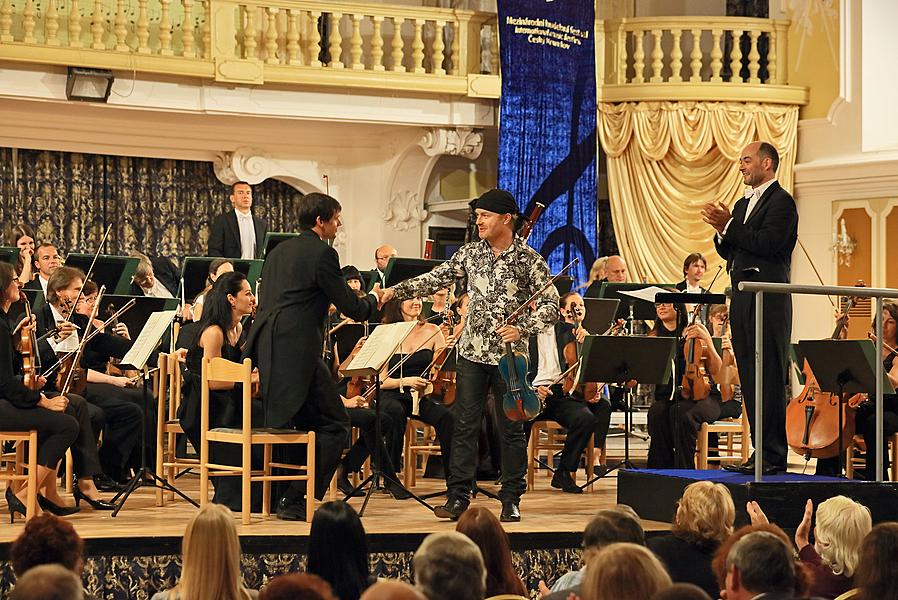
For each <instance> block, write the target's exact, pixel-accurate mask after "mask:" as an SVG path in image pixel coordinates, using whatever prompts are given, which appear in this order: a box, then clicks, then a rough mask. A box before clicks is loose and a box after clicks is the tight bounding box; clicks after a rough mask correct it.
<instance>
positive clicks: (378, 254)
mask: <svg viewBox="0 0 898 600" xmlns="http://www.w3.org/2000/svg"><path fill="white" fill-rule="evenodd" d="M396 255H397V253H396V248H394V247H393V246H391V245H389V244H384V245H383V246H378V248H377V250H375V251H374V264H375V267H374V268H373V269H371V270H370V271H368V273H367V275H368V289H371V288H372V287H374V284H375V283H379V284H380V286H381V287H383V286H384V283H385V282H384V276H385V271H386V270H387V263H389V262H390V259H391V258H393V257H394V256H396Z"/></svg>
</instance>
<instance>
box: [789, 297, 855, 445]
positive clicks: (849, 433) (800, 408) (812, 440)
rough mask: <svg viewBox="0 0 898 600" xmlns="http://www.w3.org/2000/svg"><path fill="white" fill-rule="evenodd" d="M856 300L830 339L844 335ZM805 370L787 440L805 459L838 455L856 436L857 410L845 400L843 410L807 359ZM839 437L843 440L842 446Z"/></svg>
mask: <svg viewBox="0 0 898 600" xmlns="http://www.w3.org/2000/svg"><path fill="white" fill-rule="evenodd" d="M857 287H863V282H862V281H859V282H858V284H857ZM856 303H857V298H856V297H851V298H849V299H848V303H847V305H846V307H845V310H844V311H843V313H844V314H843V316H842V317H840V318H839V319H838V320H837V321H836V327H835V329H834V330H833V333H832V336H831V339H838V338H839V337H841V334H842V330H843V329H844V327H845V321H846V319H845V315H847V314H848V313H849V311H851V309H852V308H854V305H855V304H856ZM802 373H803V374H804V377H805V384H804V388H803V389H802V390H801V392H800V393H799V394H798V395H797V396H796V397H795V398H793V399H792V400H790V401H789V404H788V405H787V406H786V441H787V442H788V444H789V447H790V448H792V450H793V451H794V452H796V453H797V454H800V455H802V457H804V460H805V461H808V460H810V459H811V458H833V457H836V456H838V455H839V454H840V452H842V451H844V450H845V448H847V447H848V444H849V443H851V439H852V438H853V437H854V410H853V409H851V407H850V406H849V404H848V403H844V407H843V408H842V410H841V411H840V409H839V405H840V402H839V398H837V397H836V396H835V395H833V394H831V393H830V392H824V391H821V390H820V385H819V384H818V383H817V378H816V377H814V373H813V371H812V370H811V366H810V364H808V361H807V359H805V361H804V366H803V368H802ZM840 412H841V414H840ZM840 423H841V431H840V427H839V425H840ZM839 439H841V440H842V444H841V445H842V447H841V448H839Z"/></svg>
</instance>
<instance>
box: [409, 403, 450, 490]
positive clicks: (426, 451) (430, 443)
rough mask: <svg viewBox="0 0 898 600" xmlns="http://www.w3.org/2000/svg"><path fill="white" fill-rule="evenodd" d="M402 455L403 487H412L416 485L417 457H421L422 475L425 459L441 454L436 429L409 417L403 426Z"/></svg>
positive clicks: (425, 468)
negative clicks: (403, 458)
mask: <svg viewBox="0 0 898 600" xmlns="http://www.w3.org/2000/svg"><path fill="white" fill-rule="evenodd" d="M403 456H405V469H404V472H403V481H404V483H405V487H407V488H413V487H415V486H416V485H417V479H418V458H419V457H423V460H422V461H421V473H422V475H423V474H424V472H425V471H426V470H427V461H428V460H429V459H430V457H431V456H442V452H441V450H440V444H439V442H438V441H437V433H436V430H435V429H434V428H433V427H432V426H430V425H428V424H427V423H425V422H424V421H419V420H418V419H415V418H411V419H409V420H408V423H407V424H406V426H405V441H404V444H403Z"/></svg>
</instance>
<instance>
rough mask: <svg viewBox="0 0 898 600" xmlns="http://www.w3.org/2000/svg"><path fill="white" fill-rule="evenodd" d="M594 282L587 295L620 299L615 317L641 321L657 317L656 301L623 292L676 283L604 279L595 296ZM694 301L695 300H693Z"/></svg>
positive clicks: (664, 286) (663, 286)
mask: <svg viewBox="0 0 898 600" xmlns="http://www.w3.org/2000/svg"><path fill="white" fill-rule="evenodd" d="M594 285H596V284H595V283H593V284H592V285H590V286H589V289H587V290H586V293H587V295H589V296H591V297H595V298H615V299H617V300H620V304H619V305H618V307H617V313H616V314H615V318H617V319H637V320H640V321H645V320H652V319H655V317H656V315H655V303H654V302H649V301H648V300H641V299H639V298H634V297H633V296H628V295H627V294H622V293H621V292H634V291H636V290H644V289H645V288H647V287H659V288H670V289H673V288H674V286H675V285H676V284H673V283H610V282H608V281H603V282H602V283H601V285H600V287H599V290H598V295H597V296H593V292H592V287H593V286H594ZM693 302H694V300H693Z"/></svg>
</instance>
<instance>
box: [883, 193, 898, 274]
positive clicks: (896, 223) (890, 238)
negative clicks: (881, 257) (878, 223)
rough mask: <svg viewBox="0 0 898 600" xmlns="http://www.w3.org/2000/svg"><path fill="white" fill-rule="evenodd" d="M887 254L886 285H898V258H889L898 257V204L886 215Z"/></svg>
mask: <svg viewBox="0 0 898 600" xmlns="http://www.w3.org/2000/svg"><path fill="white" fill-rule="evenodd" d="M885 256H886V260H885V264H886V281H885V287H890V288H893V287H898V259H893V260H889V258H890V257H898V206H893V207H892V210H891V212H889V214H888V216H886V239H885Z"/></svg>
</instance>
